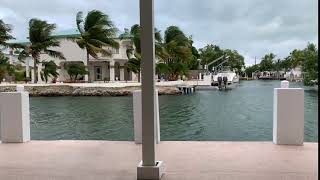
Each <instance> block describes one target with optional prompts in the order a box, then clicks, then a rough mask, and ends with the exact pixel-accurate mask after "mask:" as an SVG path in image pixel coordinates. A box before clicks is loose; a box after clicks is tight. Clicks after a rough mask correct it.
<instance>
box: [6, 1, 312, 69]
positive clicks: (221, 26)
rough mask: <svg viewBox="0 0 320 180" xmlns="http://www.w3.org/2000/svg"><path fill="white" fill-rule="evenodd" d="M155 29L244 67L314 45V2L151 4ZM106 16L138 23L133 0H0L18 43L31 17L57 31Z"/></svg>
mask: <svg viewBox="0 0 320 180" xmlns="http://www.w3.org/2000/svg"><path fill="white" fill-rule="evenodd" d="M154 1H155V26H156V27H157V28H158V29H160V30H161V31H162V32H164V31H165V29H166V28H167V27H168V26H171V25H175V26H178V27H180V28H181V29H182V30H183V31H184V32H185V33H186V35H188V36H192V38H193V40H194V46H195V47H197V48H203V47H204V46H206V45H207V44H215V45H218V46H220V47H221V48H224V49H226V48H228V49H234V50H237V51H238V52H239V53H240V54H242V55H243V56H244V57H245V63H246V65H247V66H248V65H252V64H254V63H255V57H256V59H257V63H259V62H260V60H261V57H263V56H264V55H265V54H267V53H271V52H272V53H275V54H276V55H277V57H278V58H284V57H286V56H288V55H289V53H290V52H291V51H292V50H293V49H303V48H305V47H306V46H307V43H308V42H312V43H316V44H318V43H317V42H318V0H268V1H266V0H154ZM93 9H97V10H100V11H102V12H104V13H106V14H108V15H109V16H110V18H111V20H112V21H113V22H114V24H115V25H116V26H117V28H118V29H119V30H120V31H123V30H124V28H130V27H131V26H132V25H133V24H137V23H139V1H138V0H50V1H49V0H41V1H40V0H22V1H21V0H0V19H3V20H4V21H5V23H8V24H11V25H12V26H13V28H14V29H13V35H14V36H15V37H16V39H17V40H23V39H26V37H27V36H28V21H29V20H30V19H31V18H39V19H42V20H47V21H48V22H49V23H56V24H57V31H65V30H70V29H74V28H76V24H75V17H76V13H77V12H78V11H83V12H84V14H86V13H87V12H88V11H90V10H93Z"/></svg>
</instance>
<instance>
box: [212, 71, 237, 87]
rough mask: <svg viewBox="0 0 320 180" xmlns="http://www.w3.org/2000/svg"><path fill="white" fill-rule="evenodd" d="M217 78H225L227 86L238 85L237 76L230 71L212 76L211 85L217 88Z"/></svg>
mask: <svg viewBox="0 0 320 180" xmlns="http://www.w3.org/2000/svg"><path fill="white" fill-rule="evenodd" d="M218 77H222V78H223V77H226V78H227V85H231V84H235V83H239V76H238V75H237V74H236V73H235V72H233V71H230V70H224V71H221V72H219V73H218V74H216V75H213V77H212V85H213V86H217V85H218ZM222 83H223V82H222Z"/></svg>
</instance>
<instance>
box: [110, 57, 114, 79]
mask: <svg viewBox="0 0 320 180" xmlns="http://www.w3.org/2000/svg"><path fill="white" fill-rule="evenodd" d="M114 63H115V62H114V60H112V61H110V62H109V67H110V69H109V70H110V81H111V82H112V81H115V73H114Z"/></svg>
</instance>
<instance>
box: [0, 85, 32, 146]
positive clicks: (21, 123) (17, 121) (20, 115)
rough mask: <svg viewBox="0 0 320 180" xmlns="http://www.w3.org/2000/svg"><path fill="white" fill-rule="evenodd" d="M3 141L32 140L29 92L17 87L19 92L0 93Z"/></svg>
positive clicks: (21, 141) (0, 118) (19, 141)
mask: <svg viewBox="0 0 320 180" xmlns="http://www.w3.org/2000/svg"><path fill="white" fill-rule="evenodd" d="M0 121H1V141H2V143H23V142H27V141H30V112H29V93H28V92H25V91H23V86H22V87H19V86H18V87H17V92H7V93H0Z"/></svg>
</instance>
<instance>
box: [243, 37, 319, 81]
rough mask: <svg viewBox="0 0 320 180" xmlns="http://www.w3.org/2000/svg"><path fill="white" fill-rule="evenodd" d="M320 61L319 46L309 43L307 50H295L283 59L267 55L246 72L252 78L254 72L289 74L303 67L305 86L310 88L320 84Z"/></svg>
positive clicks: (270, 54)
mask: <svg viewBox="0 0 320 180" xmlns="http://www.w3.org/2000/svg"><path fill="white" fill-rule="evenodd" d="M318 61H319V59H318V48H317V46H316V45H315V44H313V43H308V45H307V47H306V48H304V49H294V50H293V51H291V52H290V54H289V55H288V56H287V57H285V58H283V59H279V58H278V59H277V58H276V55H275V54H273V53H269V54H266V55H265V56H264V57H262V59H261V62H260V63H259V64H256V65H253V66H249V67H247V68H246V70H245V72H246V74H247V75H248V76H251V74H252V73H253V72H263V71H281V70H283V71H284V72H288V71H289V70H291V69H294V68H296V67H302V73H303V80H304V84H305V85H307V86H308V85H314V84H315V83H317V82H318Z"/></svg>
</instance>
